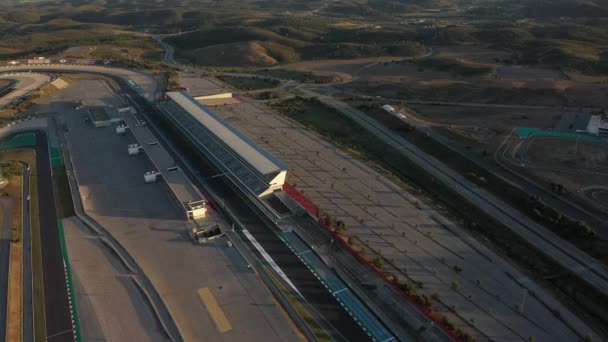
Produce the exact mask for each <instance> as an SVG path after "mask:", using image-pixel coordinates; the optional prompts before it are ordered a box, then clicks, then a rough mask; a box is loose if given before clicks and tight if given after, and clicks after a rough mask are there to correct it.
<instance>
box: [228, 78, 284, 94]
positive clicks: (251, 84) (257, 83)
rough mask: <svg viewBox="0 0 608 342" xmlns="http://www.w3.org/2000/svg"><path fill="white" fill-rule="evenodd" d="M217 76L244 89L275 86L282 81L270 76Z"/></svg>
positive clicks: (234, 86)
mask: <svg viewBox="0 0 608 342" xmlns="http://www.w3.org/2000/svg"><path fill="white" fill-rule="evenodd" d="M217 78H218V79H219V80H220V81H222V82H226V83H228V84H229V85H230V86H232V87H233V88H235V89H237V90H243V91H250V90H260V89H268V88H274V87H276V86H278V85H279V83H280V82H279V81H275V80H272V79H269V78H259V77H238V76H218V77H217Z"/></svg>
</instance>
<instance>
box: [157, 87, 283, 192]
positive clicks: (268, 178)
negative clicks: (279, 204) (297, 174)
mask: <svg viewBox="0 0 608 342" xmlns="http://www.w3.org/2000/svg"><path fill="white" fill-rule="evenodd" d="M166 95H167V96H166V100H165V102H164V103H163V104H162V108H163V110H164V111H165V113H166V114H167V117H168V119H169V120H170V121H171V122H172V123H173V124H174V125H175V126H176V127H177V128H178V129H179V130H180V131H181V132H182V133H183V134H184V135H185V136H186V137H187V138H188V139H189V140H190V141H191V142H192V144H193V145H194V147H196V148H197V149H198V150H199V151H201V152H202V153H203V154H204V155H205V156H206V157H207V158H209V160H211V161H212V162H213V163H214V164H215V165H216V166H217V167H218V169H219V170H221V172H222V173H223V174H225V175H227V176H228V177H230V178H231V179H232V180H233V182H234V183H236V184H237V185H238V186H240V187H242V188H243V189H244V190H246V191H247V192H248V193H250V194H253V195H254V196H256V197H264V196H266V195H269V194H271V193H273V192H274V191H277V190H281V189H282V187H283V183H284V182H285V177H286V175H287V166H285V164H283V162H281V161H280V160H278V159H277V158H275V157H274V156H272V155H271V154H270V153H268V152H267V151H266V150H264V149H263V148H262V147H261V146H259V145H258V144H256V143H255V142H254V141H253V140H251V139H250V138H248V137H247V136H245V135H244V134H243V133H241V132H240V131H238V130H237V129H236V128H234V127H233V126H232V125H230V124H229V123H228V122H226V121H225V120H224V119H222V118H221V117H220V116H219V115H217V114H216V113H214V112H213V111H211V110H210V109H209V108H207V107H206V106H204V105H203V104H201V103H199V102H198V101H197V100H196V99H194V98H193V97H192V96H190V95H189V94H188V93H186V92H184V91H178V92H169V93H167V94H166Z"/></svg>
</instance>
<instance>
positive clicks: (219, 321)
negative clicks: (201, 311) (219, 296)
mask: <svg viewBox="0 0 608 342" xmlns="http://www.w3.org/2000/svg"><path fill="white" fill-rule="evenodd" d="M198 295H199V296H200V297H201V300H202V301H203V304H204V305H205V308H206V309H207V312H209V315H210V316H211V318H212V319H213V322H215V326H216V327H217V330H219V331H220V332H221V333H225V332H228V331H230V330H232V325H230V322H228V318H226V315H225V314H224V311H223V310H222V308H220V306H219V305H218V304H217V301H216V300H215V297H214V296H213V293H211V290H209V288H208V287H203V288H200V289H198Z"/></svg>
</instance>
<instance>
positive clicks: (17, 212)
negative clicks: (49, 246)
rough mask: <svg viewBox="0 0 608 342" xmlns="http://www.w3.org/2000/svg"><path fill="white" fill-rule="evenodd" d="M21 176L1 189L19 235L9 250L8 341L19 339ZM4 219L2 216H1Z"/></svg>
mask: <svg viewBox="0 0 608 342" xmlns="http://www.w3.org/2000/svg"><path fill="white" fill-rule="evenodd" d="M28 155H29V156H28ZM31 158H32V156H31V152H27V151H10V152H3V153H1V154H0V160H3V161H4V160H12V159H16V160H28V159H31ZM22 184H23V181H22V178H21V176H16V177H11V178H10V180H9V184H8V185H7V186H6V187H5V188H4V189H2V192H6V193H7V194H8V198H7V199H5V200H3V202H4V203H3V205H4V204H6V202H7V201H11V202H12V203H11V205H12V222H11V223H12V227H13V233H12V234H13V236H14V235H16V236H19V238H18V239H17V240H16V241H15V240H13V241H12V242H11V251H10V259H9V263H10V269H9V271H10V272H9V285H8V303H7V305H8V308H7V309H8V316H7V325H6V327H7V340H8V341H20V340H21V316H22V314H21V310H22V309H21V281H22V273H21V269H22V267H21V264H22V257H23V255H22V254H23V251H22V248H23V245H22V243H23V242H22V241H21V238H20V237H21V235H22V230H21V229H22V227H21V225H22V221H21V201H22V200H23V197H22V194H23V192H22ZM3 219H4V218H3Z"/></svg>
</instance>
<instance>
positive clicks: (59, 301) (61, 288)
mask: <svg viewBox="0 0 608 342" xmlns="http://www.w3.org/2000/svg"><path fill="white" fill-rule="evenodd" d="M35 149H36V169H37V187H38V203H39V204H40V205H39V206H38V213H39V215H38V216H39V221H40V239H41V240H42V272H43V275H44V308H45V317H46V335H47V341H52V342H60V341H61V342H63V341H65V342H72V341H74V337H73V335H72V317H71V314H70V308H69V304H68V303H69V302H68V293H67V284H66V281H65V273H64V266H63V255H62V253H61V244H60V242H59V230H58V227H57V211H56V208H55V197H54V195H53V182H52V174H51V161H50V156H49V149H48V142H47V138H46V134H45V133H44V132H40V131H38V132H36V147H35Z"/></svg>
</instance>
